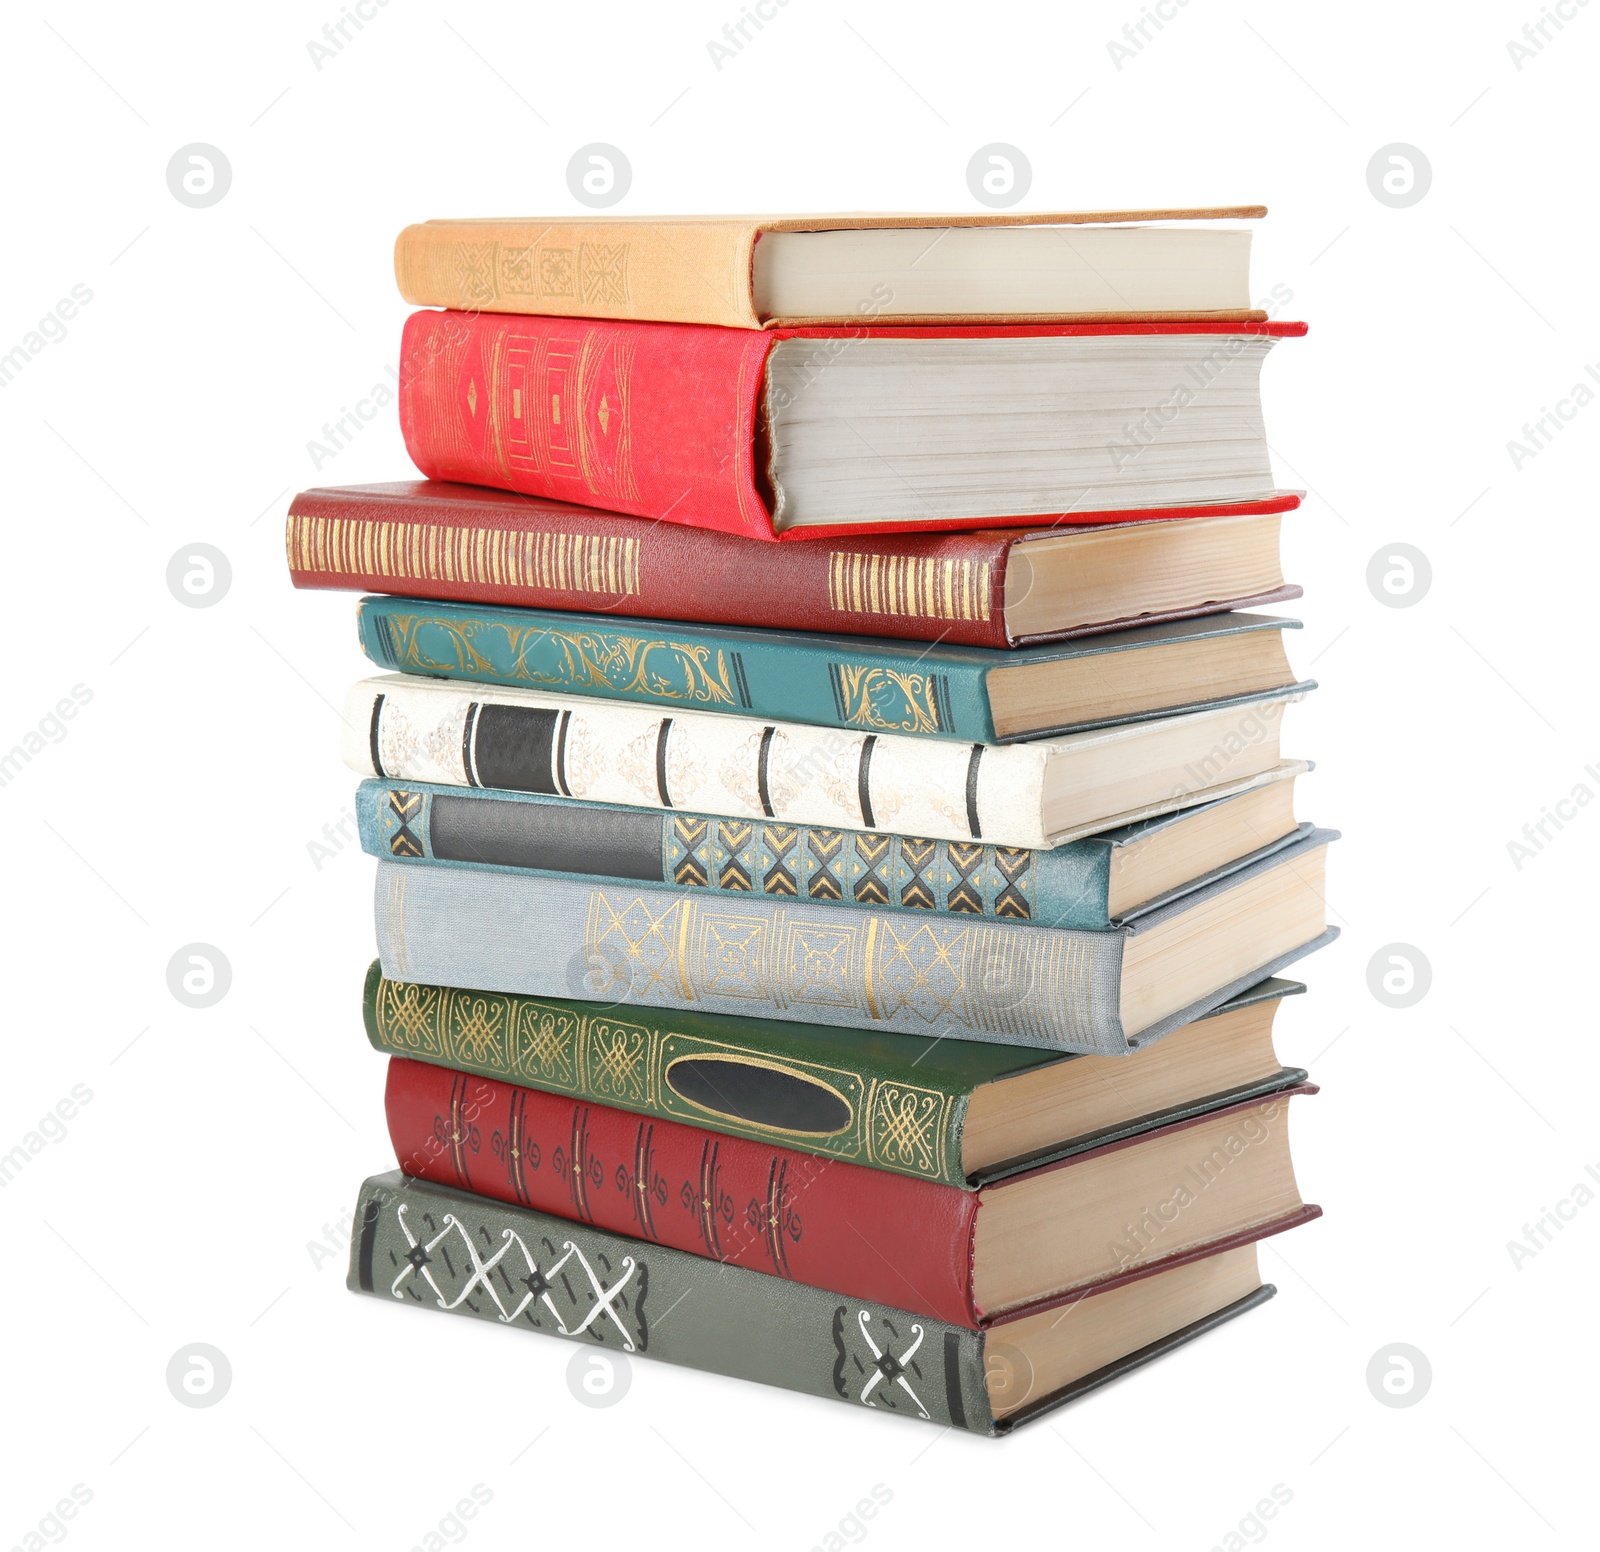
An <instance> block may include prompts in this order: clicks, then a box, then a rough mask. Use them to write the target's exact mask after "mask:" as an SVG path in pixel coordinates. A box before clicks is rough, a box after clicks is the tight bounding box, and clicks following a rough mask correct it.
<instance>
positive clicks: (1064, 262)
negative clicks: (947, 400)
mask: <svg viewBox="0 0 1600 1552" xmlns="http://www.w3.org/2000/svg"><path fill="white" fill-rule="evenodd" d="M585 173H586V176H590V177H595V178H599V179H602V180H605V179H608V178H614V177H615V174H616V169H615V168H614V167H610V166H609V165H608V164H606V163H605V162H604V160H603V159H601V158H591V159H590V164H589V165H588V166H587V167H586V169H585ZM1265 214H1266V209H1265V207H1264V206H1261V205H1226V206H1214V207H1209V208H1207V207H1202V208H1198V209H1188V210H1132V211H1128V210H1104V211H1054V212H1039V211H1029V212H1025V213H1019V212H1017V211H1004V212H991V211H978V212H972V211H963V212H961V213H959V214H945V215H910V214H904V213H898V212H895V213H883V214H850V215H843V214H840V215H822V214H819V215H788V216H783V215H776V216H670V217H654V218H652V217H638V216H589V217H587V218H585V219H582V220H574V219H572V218H571V217H570V216H569V217H565V218H561V219H556V220H547V219H544V218H542V217H541V218H539V219H535V220H454V221H451V220H444V221H423V222H418V223H416V224H415V225H412V226H408V227H406V229H405V230H404V231H403V232H401V234H400V236H399V237H398V238H397V239H396V241H395V246H394V273H395V280H396V282H397V284H398V285H399V287H400V294H401V296H403V297H404V298H405V299H406V301H408V302H412V303H414V304H416V305H418V306H422V307H455V308H461V309H464V310H468V311H480V312H500V313H568V314H572V315H575V316H578V317H584V318H640V319H645V318H655V319H664V320H666V321H669V322H675V323H707V324H724V325H732V326H734V327H738V328H759V327H763V326H771V325H774V324H776V323H780V322H783V321H785V320H787V321H790V322H797V321H802V320H804V321H809V322H817V321H821V320H827V321H832V322H844V323H849V322H853V321H855V320H856V319H857V318H860V317H862V316H863V315H866V314H871V315H874V316H878V317H882V318H895V319H899V320H901V321H912V320H917V319H928V318H949V317H951V316H961V317H969V318H972V317H991V318H993V317H1017V316H1028V317H1063V316H1066V317H1085V316H1089V317H1106V316H1123V317H1126V316H1129V315H1137V316H1144V317H1151V316H1156V317H1159V316H1162V315H1165V314H1169V313H1173V312H1181V313H1207V312H1211V313H1223V314H1230V315H1232V316H1236V317H1241V318H1252V317H1253V318H1260V317H1263V316H1265V315H1264V314H1263V313H1262V312H1261V311H1260V310H1259V309H1255V308H1252V307H1251V303H1250V290H1249V269H1248V263H1249V250H1250V233H1249V230H1248V228H1243V229H1241V228H1233V227H1222V228H1217V227H1212V226H1208V225H1204V224H1201V223H1207V222H1213V221H1219V220H1233V221H1238V220H1254V219H1257V218H1259V217H1261V216H1263V215H1265ZM1158 221H1159V222H1162V223H1168V224H1164V225H1161V226H1136V225H1133V223H1135V222H1158Z"/></svg>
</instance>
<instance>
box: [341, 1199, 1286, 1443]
mask: <svg viewBox="0 0 1600 1552" xmlns="http://www.w3.org/2000/svg"><path fill="white" fill-rule="evenodd" d="M358 1203H359V1205H358V1207H357V1211H356V1215H355V1224H354V1226H353V1228H352V1230H351V1236H350V1263H349V1272H348V1275H347V1279H346V1285H347V1286H348V1287H349V1289H350V1290H351V1292H353V1293H361V1294H366V1295H368V1296H370V1297H372V1298H375V1299H381V1300H382V1301H383V1302H385V1303H387V1304H395V1305H400V1306H403V1307H409V1308H415V1309H424V1310H435V1311H442V1312H445V1313H453V1314H457V1315H463V1316H470V1317H472V1318H474V1319H477V1320H486V1321H490V1322H492V1323H493V1324H495V1325H498V1326H502V1327H511V1328H513V1329H516V1330H519V1331H536V1332H539V1333H541V1334H543V1335H546V1336H555V1337H561V1338H564V1339H566V1340H567V1341H572V1342H582V1343H586V1344H589V1345H591V1346H594V1347H600V1348H605V1349H608V1350H610V1351H612V1352H623V1353H630V1354H635V1355H639V1356H648V1357H651V1358H658V1359H661V1360H662V1361H663V1362H666V1363H677V1364H682V1365H685V1366H687V1367H689V1368H694V1369H701V1370H704V1371H705V1372H707V1373H710V1374H720V1375H727V1376H730V1377H732V1378H737V1379H744V1380H750V1381H753V1382H756V1383H759V1384H766V1385H777V1386H781V1387H783V1388H785V1389H788V1390H794V1391H799V1392H801V1393H803V1394H805V1395H811V1396H819V1397H823V1398H826V1399H828V1400H836V1401H842V1402H845V1403H846V1404H848V1405H852V1406H860V1407H865V1408H867V1409H868V1410H870V1411H874V1412H882V1413H888V1414H889V1415H891V1416H897V1417H910V1418H916V1419H920V1420H921V1421H923V1422H928V1423H933V1424H935V1425H937V1426H940V1427H946V1428H961V1429H967V1430H970V1431H971V1432H974V1433H978V1434H986V1435H991V1436H992V1435H995V1434H998V1433H1003V1432H1009V1431H1010V1430H1011V1429H1012V1428H1014V1427H1016V1426H1018V1425H1019V1424H1021V1423H1023V1422H1025V1421H1027V1420H1029V1419H1030V1418H1032V1417H1036V1416H1039V1415H1041V1414H1043V1413H1045V1412H1047V1411H1049V1410H1051V1409H1052V1408H1054V1407H1056V1406H1060V1405H1062V1404H1064V1403H1066V1402H1067V1401H1070V1400H1072V1399H1074V1398H1076V1397H1077V1396H1080V1395H1083V1394H1086V1393H1088V1392H1089V1391H1091V1390H1093V1389H1095V1388H1097V1387H1098V1386H1099V1385H1103V1384H1105V1383H1107V1382H1109V1381H1110V1380H1112V1379H1115V1378H1118V1377H1119V1376H1121V1375H1122V1374H1126V1373H1128V1372H1129V1371H1131V1370H1132V1369H1135V1368H1137V1367H1140V1366H1141V1365H1143V1364H1144V1363H1148V1362H1150V1361H1151V1360H1153V1359H1154V1358H1156V1357H1158V1356H1160V1355H1161V1354H1162V1353H1165V1352H1170V1351H1171V1350H1172V1349H1173V1348H1175V1347H1178V1346H1181V1345H1182V1344H1183V1343H1184V1342H1186V1341H1190V1340H1193V1339H1194V1338H1195V1337H1197V1336H1200V1335H1203V1334H1204V1333H1205V1332H1207V1331H1209V1330H1212V1329H1214V1328H1215V1327H1216V1326H1217V1325H1218V1324H1220V1323H1221V1322H1222V1321H1224V1320H1228V1319H1231V1318H1232V1317H1233V1316H1234V1315H1237V1314H1240V1313H1242V1312H1243V1311H1244V1310H1246V1309H1249V1308H1252V1307H1254V1306H1255V1305H1256V1304H1258V1303H1260V1302H1261V1301H1262V1300H1264V1299H1266V1298H1269V1297H1271V1295H1272V1292H1273V1290H1272V1288H1271V1286H1270V1285H1266V1286H1263V1287H1258V1288H1257V1289H1255V1290H1254V1291H1253V1292H1251V1293H1249V1294H1246V1295H1245V1296H1244V1297H1242V1298H1238V1299H1235V1300H1233V1301H1231V1302H1229V1303H1227V1304H1225V1305H1223V1306H1222V1307H1220V1308H1218V1309H1215V1310H1213V1311H1211V1312H1210V1313H1209V1314H1206V1315H1203V1316H1201V1317H1199V1318H1198V1319H1195V1320H1192V1321H1191V1322H1189V1323H1188V1324H1187V1325H1184V1326H1181V1327H1179V1328H1177V1329H1175V1330H1172V1331H1169V1332H1167V1333H1166V1334H1165V1335H1162V1336H1159V1337H1157V1338H1156V1339H1155V1340H1153V1341H1150V1342H1148V1343H1146V1344H1145V1345H1144V1346H1142V1347H1140V1348H1138V1349H1137V1350H1135V1351H1134V1352H1132V1353H1130V1354H1127V1355H1125V1356H1124V1357H1122V1358H1120V1359H1117V1360H1114V1361H1113V1362H1111V1363H1109V1364H1106V1365H1104V1366H1103V1367H1102V1368H1100V1369H1098V1370H1096V1371H1094V1372H1093V1373H1091V1374H1089V1375H1087V1376H1085V1377H1083V1378H1082V1379H1080V1380H1078V1381H1077V1382H1075V1383H1073V1384H1070V1385H1066V1386H1063V1387H1061V1388H1060V1389H1059V1390H1057V1391H1055V1392H1054V1393H1051V1394H1047V1395H1041V1396H1039V1397H1037V1398H1035V1399H1033V1400H1032V1401H1030V1402H1029V1403H1028V1404H1027V1405H1026V1406H1025V1407H1023V1408H1021V1409H1019V1410H1018V1411H1016V1412H1015V1413H1013V1414H1012V1415H1011V1416H1010V1417H1008V1418H1006V1419H1005V1420H1003V1421H997V1420H996V1418H995V1414H994V1408H993V1406H992V1405H991V1403H990V1400H989V1391H988V1385H987V1382H986V1379H985V1366H986V1365H985V1347H986V1335H985V1333H983V1332H978V1331H972V1330H968V1329H965V1328H963V1327H960V1326H953V1325H946V1324H945V1323H943V1322H941V1321H935V1320H930V1319H927V1318H922V1317H918V1316H916V1315H913V1314H910V1313H908V1312H907V1311H904V1310H900V1309H894V1308H890V1307H888V1306H884V1305H874V1304H868V1303H863V1302H862V1301H859V1300H852V1299H846V1298H843V1297H841V1296H840V1295H839V1294H836V1293H830V1292H828V1291H826V1290H824V1289H820V1288H812V1287H809V1286H807V1285H806V1284H804V1283H796V1282H790V1281H785V1280H784V1279H782V1278H776V1277H765V1276H763V1275H762V1274H761V1273H759V1272H749V1271H745V1270H744V1269H743V1268H741V1267H730V1266H723V1265H718V1264H716V1263H713V1262H709V1261H706V1260H704V1259H703V1258H701V1257H699V1256H692V1255H687V1254H685V1253H683V1252H682V1251H676V1250H672V1249H669V1248H668V1247H666V1246H664V1245H654V1244H651V1243H649V1242H648V1241H644V1240H638V1239H631V1238H628V1237H625V1236H622V1235H617V1234H608V1233H604V1232H602V1231H601V1230H599V1229H596V1228H592V1227H590V1226H588V1225H586V1224H579V1223H573V1222H570V1221H568V1220H564V1219H560V1218H553V1217H550V1216H549V1215H547V1214H545V1213H539V1212H534V1211H531V1210H530V1209H528V1208H525V1207H518V1206H512V1205H508V1204H504V1203H500V1202H495V1201H490V1200H487V1199H485V1198H483V1197H479V1196H475V1195H473V1194H471V1193H470V1192H466V1191H460V1190H453V1189H450V1188H448V1187H444V1186H437V1185H432V1184H430V1183H429V1182H427V1181H423V1180H410V1179H407V1178H406V1177H405V1176H403V1175H402V1174H400V1173H399V1171H397V1170H391V1171H389V1172H388V1173H386V1174H381V1175H375V1176H373V1177H371V1178H370V1179H368V1180H367V1181H365V1182H364V1183H363V1184H362V1187H361V1192H360V1195H359V1197H358ZM691 1295H692V1297H691ZM1090 1297H1091V1298H1092V1297H1094V1295H1091V1296H1090ZM669 1312H670V1315H671V1318H670V1319H668V1318H667V1317H668V1314H669ZM996 1329H997V1334H998V1338H999V1340H1001V1341H1003V1340H1004V1329H1005V1328H1004V1327H1003V1326H1002V1327H998V1328H996ZM396 1340H397V1341H400V1340H403V1339H402V1338H401V1337H400V1336H399V1333H398V1332H397V1333H396ZM462 1394H463V1396H464V1398H465V1400H466V1402H467V1403H468V1404H472V1403H475V1402H477V1401H478V1400H480V1399H483V1398H487V1396H488V1395H489V1394H490V1390H489V1382H487V1381H485V1382H484V1384H483V1385H481V1386H474V1385H471V1384H469V1385H468V1386H467V1387H466V1388H465V1389H464V1390H463V1392H462Z"/></svg>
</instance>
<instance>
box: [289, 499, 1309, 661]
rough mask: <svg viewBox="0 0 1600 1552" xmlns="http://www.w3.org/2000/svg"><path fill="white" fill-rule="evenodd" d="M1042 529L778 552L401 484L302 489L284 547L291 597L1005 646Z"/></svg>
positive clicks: (1201, 607) (1275, 595) (666, 527)
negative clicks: (1027, 561)
mask: <svg viewBox="0 0 1600 1552" xmlns="http://www.w3.org/2000/svg"><path fill="white" fill-rule="evenodd" d="M1049 533H1050V530H1049V529H1042V530H1034V531H1021V530H1011V529H1005V530H998V531H997V530H990V531H988V532H978V533H944V534H879V535H872V536H868V537H865V538H854V539H850V538H833V539H817V540H815V541H813V542H812V543H810V544H803V545H797V546H791V547H790V548H789V549H787V550H777V549H774V548H773V547H772V546H771V545H770V544H764V543H761V542H759V541H757V540H753V539H746V538H741V537H740V536H738V535H736V534H729V533H719V532H717V531H716V530H715V529H711V528H693V527H688V526H685V525H684V524H682V523H652V522H649V521H648V520H646V519H644V518H638V517H625V516H623V515H622V514H620V513H616V512H599V511H595V510H593V509H592V508H588V507H576V506H571V505H569V504H568V503H566V502H561V501H548V500H544V499H541V498H536V497H533V496H523V495H519V494H517V493H516V492H515V491H509V490H492V489H490V488H489V487H487V486H482V485H454V484H451V483H449V482H448V481H445V480H405V481H399V482H396V483H393V484H385V485H345V486H327V487H322V488H319V489H315V490H303V491H301V492H300V494H299V495H297V496H296V497H295V498H294V500H293V501H292V502H291V503H290V504H289V513H288V519H287V522H286V524H285V530H284V548H285V551H286V553H287V557H288V562H289V575H290V579H291V580H292V581H293V583H294V585H295V586H296V587H304V588H338V589H342V590H344V591H347V592H368V593H393V594H399V595H401V596H403V597H407V598H432V599H440V600H443V601H446V602H452V603H473V604H499V605H505V606H509V607H511V608H524V609H566V610H571V611H573V612H574V613H577V614H588V615H601V616H604V615H608V614H609V615H633V616H639V617H642V618H645V619H651V620H695V621H699V622H702V623H704V624H708V625H766V626H769V627H771V628H773V629H776V630H795V631H828V632H832V633H833V634H836V635H844V636H885V637H889V638H891V639H896V640H904V641H944V642H949V643H951V644H952V645H958V646H969V647H1007V646H1016V645H1021V644H1022V640H1023V638H1013V637H1011V636H1010V634H1009V631H1008V628H1007V624H1006V611H1005V596H1006V573H1007V568H1008V564H1009V561H1010V558H1011V553H1012V550H1013V547H1014V546H1015V545H1017V544H1020V543H1022V542H1023V541H1025V540H1028V539H1038V538H1043V537H1046V536H1048V535H1049ZM1300 596H1301V589H1300V588H1299V587H1296V586H1284V587H1279V588H1275V589H1274V590H1272V591H1271V592H1265V593H1255V594H1252V595H1251V596H1249V597H1240V598H1222V599H1213V600H1209V601H1207V602H1205V603H1200V604H1196V605H1194V606H1192V607H1188V608H1182V609H1165V610H1160V609H1158V610H1151V611H1148V612H1146V613H1143V614H1140V615H1138V616H1136V617H1128V618H1123V619H1114V620H1103V621H1095V622H1092V623H1089V624H1085V625H1079V626H1074V627H1073V628H1071V629H1069V630H1064V631H1057V632H1051V633H1049V634H1048V635H1039V636H1029V637H1027V638H1026V639H1027V640H1029V641H1042V640H1068V639H1071V638H1073V637H1077V636H1092V635H1098V634H1100V633H1101V632H1102V631H1111V630H1118V629H1124V628H1129V627H1132V626H1134V625H1154V624H1158V623H1161V622H1162V621H1165V620H1177V619H1190V618H1195V617H1198V616H1201V615H1207V614H1224V613H1226V612H1227V611H1228V610H1230V609H1258V608H1265V607H1268V606H1271V605H1276V604H1281V603H1287V602H1289V601H1290V600H1291V599H1295V598H1299V597H1300Z"/></svg>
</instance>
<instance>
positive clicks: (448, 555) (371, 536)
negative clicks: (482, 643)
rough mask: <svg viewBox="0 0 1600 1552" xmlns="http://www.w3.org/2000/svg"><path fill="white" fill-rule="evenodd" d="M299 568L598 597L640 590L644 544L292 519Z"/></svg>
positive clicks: (387, 522)
mask: <svg viewBox="0 0 1600 1552" xmlns="http://www.w3.org/2000/svg"><path fill="white" fill-rule="evenodd" d="M287 548H288V551H289V566H290V569H291V570H293V571H301V572H311V573H317V572H322V573H334V574H339V573H348V574H350V575H353V576H358V577H376V578H382V579H384V580H392V581H412V582H465V583H469V584H490V585H497V586H502V587H527V588H540V589H544V590H546V591H549V592H557V593H599V594H603V595H605V596H606V597H610V598H623V597H627V596H629V595H631V594H636V593H638V591H639V541H638V540H637V539H632V538H616V537H612V536H609V535H598V534H580V533H542V532H541V533H517V532H514V531H513V530H510V529H506V528H447V527H444V526H442V525H438V524H432V523H403V522H396V521H394V520H393V519H390V518H371V517H308V516H302V515H299V514H294V515H291V516H290V518H289V526H288V533H287Z"/></svg>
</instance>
